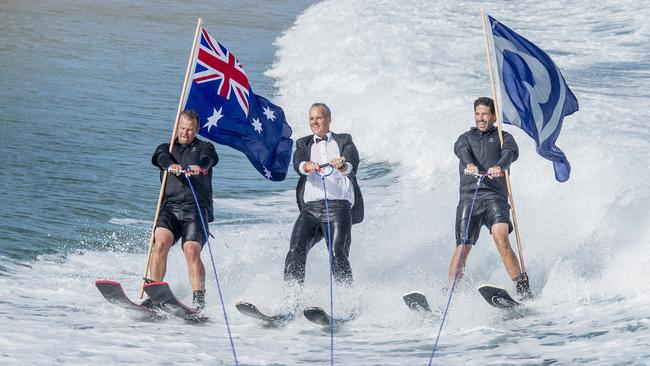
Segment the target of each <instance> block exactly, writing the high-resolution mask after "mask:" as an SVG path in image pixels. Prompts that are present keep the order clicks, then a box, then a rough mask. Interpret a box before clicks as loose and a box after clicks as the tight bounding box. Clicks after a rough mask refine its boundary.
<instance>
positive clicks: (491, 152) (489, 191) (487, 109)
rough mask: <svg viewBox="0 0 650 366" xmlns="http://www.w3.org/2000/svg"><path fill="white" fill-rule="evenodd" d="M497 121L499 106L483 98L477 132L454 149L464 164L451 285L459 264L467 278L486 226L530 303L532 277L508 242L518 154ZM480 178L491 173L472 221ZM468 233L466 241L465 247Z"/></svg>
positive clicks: (476, 111)
mask: <svg viewBox="0 0 650 366" xmlns="http://www.w3.org/2000/svg"><path fill="white" fill-rule="evenodd" d="M495 121H496V113H495V110H494V101H493V100H492V99H490V98H486V97H482V98H478V99H477V100H476V101H475V102H474V122H475V123H476V127H472V128H471V129H470V130H469V131H467V132H465V133H463V134H462V135H460V136H459V137H458V140H457V141H456V144H455V145H454V152H455V154H456V156H457V157H458V159H459V160H460V164H459V173H460V200H459V202H458V207H457V209H456V250H455V251H454V255H453V256H452V259H451V263H450V264H449V276H448V284H449V286H451V284H452V283H453V281H454V278H455V276H456V270H457V269H458V268H459V266H458V263H459V261H460V273H458V278H459V279H460V278H461V277H462V275H463V272H464V269H465V263H466V261H467V256H468V255H469V253H470V251H471V249H472V246H473V245H474V244H476V241H477V240H478V237H479V232H480V230H481V226H485V227H487V228H488V230H489V231H490V234H492V238H493V239H494V243H495V245H496V247H497V251H498V252H499V254H500V255H501V259H502V260H503V264H504V266H505V268H506V271H507V272H508V275H509V276H510V278H512V280H513V281H514V282H515V284H516V288H517V292H518V293H519V295H521V296H522V298H523V299H529V298H530V297H531V292H530V286H529V284H528V276H527V275H526V273H522V272H521V269H520V267H519V261H518V260H517V256H516V255H515V253H514V252H513V251H512V247H511V246H510V241H509V240H508V234H509V233H510V232H511V231H512V228H513V226H512V223H511V222H510V205H509V204H508V189H507V187H506V180H505V177H504V174H503V172H504V171H505V170H508V169H509V168H510V164H511V163H512V162H514V161H515V160H517V157H518V156H519V149H518V147H517V143H516V142H515V139H514V138H513V137H512V135H510V134H509V133H508V132H505V131H503V145H501V142H500V140H499V132H498V129H497V127H495V126H494V122H495ZM478 173H487V174H488V176H487V178H486V179H483V180H482V182H481V185H480V187H479V188H478V191H477V194H476V201H475V204H474V208H473V210H472V216H471V219H470V216H469V215H470V209H471V205H472V198H473V196H474V192H475V191H476V182H477V181H476V177H475V176H474V175H476V174H478ZM468 223H469V225H470V226H469V228H467V225H468ZM466 230H467V240H466V241H463V240H464V239H465V232H466ZM461 254H462V255H461ZM461 257H462V258H461Z"/></svg>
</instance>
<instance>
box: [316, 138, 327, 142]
mask: <svg viewBox="0 0 650 366" xmlns="http://www.w3.org/2000/svg"><path fill="white" fill-rule="evenodd" d="M321 141H325V142H327V137H325V138H324V139H322V138H320V137H315V138H314V142H316V143H319V142H321Z"/></svg>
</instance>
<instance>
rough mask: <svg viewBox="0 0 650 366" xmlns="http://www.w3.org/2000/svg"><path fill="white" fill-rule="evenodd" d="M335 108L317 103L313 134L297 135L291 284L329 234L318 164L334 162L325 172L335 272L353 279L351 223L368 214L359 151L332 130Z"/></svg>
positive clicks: (342, 279) (340, 278)
mask: <svg viewBox="0 0 650 366" xmlns="http://www.w3.org/2000/svg"><path fill="white" fill-rule="evenodd" d="M331 116H332V115H331V112H330V109H329V107H328V106H327V105H325V104H323V103H314V104H313V105H312V106H311V108H310V109H309V127H310V128H311V131H312V132H313V135H309V136H305V137H303V138H300V139H298V140H297V141H296V151H295V152H294V154H293V167H294V169H295V170H296V172H298V174H299V175H300V179H299V180H298V185H297V187H296V199H297V202H298V208H299V209H300V215H299V216H298V219H297V220H296V223H295V224H294V227H293V231H292V233H291V242H290V245H289V252H288V253H287V258H286V260H285V267H284V280H285V281H286V282H287V283H288V284H290V285H294V284H297V285H302V283H303V282H304V279H305V264H306V261H307V253H308V252H309V250H310V249H311V248H312V247H313V246H314V245H315V244H316V243H318V242H319V241H320V240H321V239H323V238H325V239H327V215H326V210H325V209H326V208H325V200H324V199H325V192H324V191H323V181H322V178H321V176H320V175H318V174H317V172H318V171H319V165H321V164H325V163H330V164H332V166H333V167H334V171H333V173H332V174H331V175H329V176H327V177H326V178H325V182H326V187H327V203H328V207H329V213H330V215H329V217H330V227H331V235H332V238H331V239H332V240H331V241H332V243H331V244H332V248H333V251H332V252H333V253H332V260H333V275H334V279H335V280H336V282H337V283H338V284H339V285H344V286H349V285H351V284H352V269H351V268H350V262H349V260H348V255H349V254H350V244H351V243H352V224H356V223H359V222H361V221H362V220H363V197H362V196H361V190H360V189H359V185H358V184H357V178H356V174H357V167H358V166H359V153H358V151H357V148H356V146H355V145H354V142H352V137H351V136H350V135H348V134H344V133H340V134H339V133H332V132H331V131H330V123H331V122H332V117H331Z"/></svg>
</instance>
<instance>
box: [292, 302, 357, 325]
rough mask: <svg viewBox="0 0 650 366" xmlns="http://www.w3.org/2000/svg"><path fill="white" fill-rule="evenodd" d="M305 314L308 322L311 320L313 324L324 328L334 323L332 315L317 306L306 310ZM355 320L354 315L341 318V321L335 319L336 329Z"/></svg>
mask: <svg viewBox="0 0 650 366" xmlns="http://www.w3.org/2000/svg"><path fill="white" fill-rule="evenodd" d="M303 314H304V315H305V318H307V320H309V321H310V322H312V323H315V324H318V325H320V326H322V327H329V326H330V324H331V321H332V318H331V317H330V315H329V314H327V312H326V311H325V310H323V309H322V308H319V307H317V306H312V307H308V308H306V309H305V310H304V311H303ZM354 318H355V316H354V314H351V315H350V316H348V317H346V318H339V319H336V318H334V319H333V320H334V328H338V327H339V326H341V325H343V324H345V323H347V322H349V321H350V320H354Z"/></svg>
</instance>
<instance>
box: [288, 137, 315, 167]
mask: <svg viewBox="0 0 650 366" xmlns="http://www.w3.org/2000/svg"><path fill="white" fill-rule="evenodd" d="M307 141H309V140H308V139H304V138H302V139H298V140H296V151H294V153H293V169H294V170H295V171H296V173H298V174H300V175H307V174H309V173H311V172H312V171H313V170H315V169H317V168H318V164H317V163H314V162H312V161H310V160H309V155H311V154H310V153H311V151H310V149H308V148H307Z"/></svg>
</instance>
